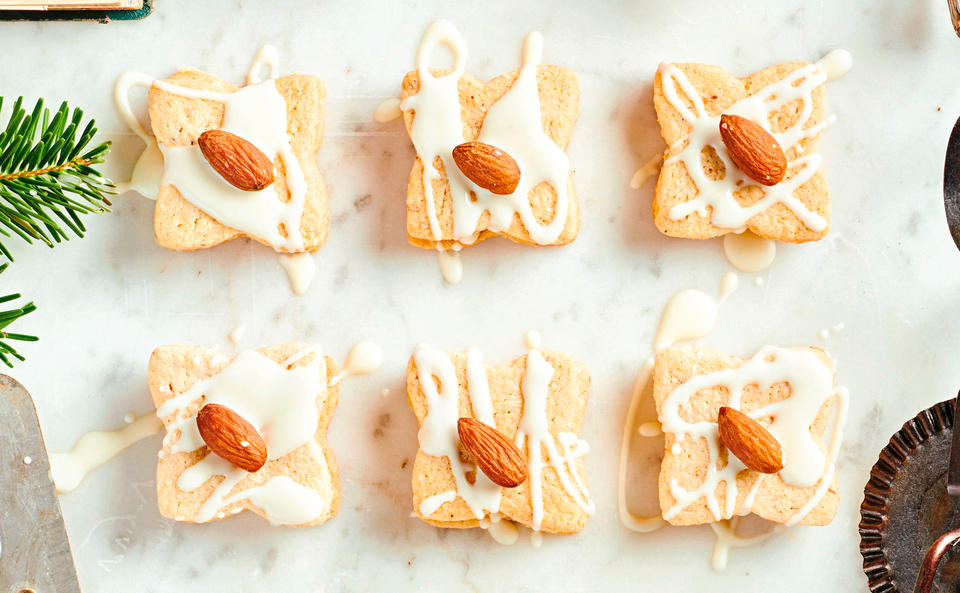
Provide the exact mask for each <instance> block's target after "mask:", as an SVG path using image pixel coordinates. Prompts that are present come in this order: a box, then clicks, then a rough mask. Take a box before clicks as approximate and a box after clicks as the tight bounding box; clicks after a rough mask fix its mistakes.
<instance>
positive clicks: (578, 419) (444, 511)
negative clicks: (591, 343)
mask: <svg viewBox="0 0 960 593" xmlns="http://www.w3.org/2000/svg"><path fill="white" fill-rule="evenodd" d="M479 356H480V355H479V353H478V352H476V351H471V352H469V353H464V354H448V353H445V352H441V351H438V350H433V349H429V348H425V347H421V348H419V349H418V351H417V352H416V353H415V354H414V355H413V357H411V359H410V363H409V365H408V367H407V395H408V398H409V402H410V407H411V408H412V409H413V411H414V414H415V415H416V417H417V422H418V424H419V425H420V426H421V429H420V439H421V443H420V450H419V451H418V452H417V457H416V460H415V461H414V466H413V503H414V511H415V512H416V514H417V515H418V516H419V517H420V518H421V519H422V520H424V521H426V522H427V523H430V524H432V525H436V526H438V527H453V528H469V527H477V526H480V525H482V522H483V521H490V520H491V519H493V520H496V517H494V515H498V517H499V518H503V519H509V520H511V521H514V522H516V523H518V524H521V525H525V526H528V527H531V528H533V529H535V530H539V531H543V532H547V533H558V534H570V533H576V532H579V531H581V530H582V529H583V527H584V526H585V525H586V522H587V519H588V517H589V515H590V513H591V512H592V511H593V503H592V501H590V498H589V494H588V493H587V490H586V476H585V469H584V463H583V455H584V454H585V453H586V451H587V449H588V447H587V445H586V443H585V442H583V441H581V440H580V439H579V437H578V434H579V432H580V427H581V425H582V424H583V415H584V411H585V409H586V404H587V397H588V392H589V389H590V375H589V373H588V372H587V369H586V367H585V366H584V364H583V363H582V362H580V361H578V360H577V359H575V358H573V357H572V356H570V355H569V354H565V353H562V352H553V351H548V352H543V353H542V354H541V353H539V352H538V351H531V353H530V354H528V355H527V356H523V357H519V358H516V359H514V360H512V361H510V362H507V363H502V364H498V365H494V366H484V365H483V364H482V362H480V358H479ZM471 357H473V360H470V359H471ZM531 357H532V358H531ZM537 373H541V374H540V375H539V376H540V377H541V379H542V380H541V381H540V382H538V381H537V380H535V379H532V378H531V377H533V375H534V374H537ZM481 375H482V376H481ZM427 377H430V378H429V379H428V378H427ZM421 381H424V382H426V381H429V382H431V383H433V385H434V388H431V386H430V385H429V384H427V385H426V388H425V384H424V383H422V382H421ZM546 381H549V383H548V384H547V382H546ZM454 382H455V383H454ZM484 385H486V386H487V387H484ZM525 388H526V389H527V390H528V391H525ZM437 390H439V392H437ZM428 391H429V392H432V393H433V394H434V395H436V394H437V393H439V394H440V395H439V399H434V400H433V401H431V397H432V396H431V395H430V394H428ZM444 394H445V396H444ZM486 394H489V398H487V397H486ZM450 398H455V400H456V401H453V399H450ZM485 409H486V410H488V411H489V414H490V416H489V417H488V419H487V420H483V416H484V413H485V412H484V410H485ZM431 413H435V414H438V415H439V414H448V416H443V417H437V418H434V419H428V415H430V414H431ZM459 417H474V418H478V419H480V420H481V421H485V422H486V423H487V424H491V422H492V423H493V424H495V428H496V429H497V430H498V431H499V432H501V433H502V434H503V435H504V436H506V437H507V438H508V439H509V440H511V441H513V442H515V443H517V446H518V448H519V449H520V451H521V452H522V453H523V454H525V455H526V459H527V462H528V467H529V471H530V474H529V477H528V479H527V480H526V481H525V482H523V483H521V484H520V485H519V486H517V487H516V488H500V487H498V486H497V485H496V484H493V482H491V481H489V479H488V478H487V477H486V476H485V475H484V474H483V473H481V472H480V471H479V470H477V469H476V466H475V465H474V463H473V461H472V460H471V459H470V458H469V455H468V454H467V453H466V452H465V450H464V449H463V448H462V445H459V449H458V448H457V447H458V445H457V443H459V439H458V437H457V436H456V435H457V433H456V423H457V419H458V418H459ZM537 422H542V427H545V428H546V430H547V431H548V432H545V433H543V434H537V433H536V430H534V429H532V428H531V427H532V426H535V425H536V424H537ZM491 425H492V424H491ZM431 434H432V435H433V436H431ZM518 435H519V438H518ZM434 438H436V439H439V441H440V442H441V445H442V446H443V445H450V444H451V443H452V447H453V449H450V451H449V453H448V455H443V454H441V455H436V454H430V453H428V452H426V451H424V449H425V448H427V449H430V448H431V446H435V445H432V444H431V443H430V442H427V441H428V440H431V439H434ZM531 443H533V445H531ZM534 449H538V450H539V453H540V455H541V456H542V459H544V461H543V462H542V464H538V463H537V462H536V461H535V460H534V459H533V457H532V455H533V454H534V453H532V451H534ZM433 453H438V451H433ZM449 455H452V456H453V457H454V459H453V460H451V459H450V457H449ZM550 459H552V460H553V463H551V462H550V461H549V460H550ZM538 468H539V469H538ZM475 489H476V490H475ZM534 491H535V492H534ZM485 495H486V496H492V497H493V500H496V502H490V500H491V499H487V502H488V503H489V504H488V505H487V506H484V503H482V502H481V503H477V502H476V501H477V500H479V499H480V498H483V496H485ZM465 497H466V498H465ZM468 499H469V500H470V501H472V502H474V505H475V508H471V506H470V504H469V503H468ZM478 504H479V506H477V505H478ZM490 507H494V508H490Z"/></svg>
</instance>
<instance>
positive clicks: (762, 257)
mask: <svg viewBox="0 0 960 593" xmlns="http://www.w3.org/2000/svg"><path fill="white" fill-rule="evenodd" d="M723 253H724V255H726V256H727V261H729V262H730V264H731V265H732V266H733V267H735V268H736V269H738V270H740V271H741V272H748V273H749V272H762V271H763V270H766V269H767V268H769V267H770V264H772V263H773V258H774V257H776V255H777V244H776V242H775V241H771V240H770V239H764V238H762V237H758V236H757V235H755V234H753V233H751V232H750V231H743V232H742V233H727V234H726V235H724V236H723Z"/></svg>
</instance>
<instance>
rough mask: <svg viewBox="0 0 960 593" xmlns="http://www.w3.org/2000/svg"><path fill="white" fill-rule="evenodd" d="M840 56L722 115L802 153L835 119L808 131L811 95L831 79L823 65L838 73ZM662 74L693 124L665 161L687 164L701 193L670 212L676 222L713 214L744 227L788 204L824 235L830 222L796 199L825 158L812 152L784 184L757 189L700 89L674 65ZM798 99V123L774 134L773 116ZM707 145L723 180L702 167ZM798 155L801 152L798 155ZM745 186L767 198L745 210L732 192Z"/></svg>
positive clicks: (667, 93)
mask: <svg viewBox="0 0 960 593" xmlns="http://www.w3.org/2000/svg"><path fill="white" fill-rule="evenodd" d="M840 55H841V54H837V55H836V56H840ZM836 56H835V57H834V58H831V59H829V60H827V61H826V62H823V63H822V64H821V63H820V62H818V63H816V64H807V65H805V66H802V67H800V68H797V69H796V70H794V71H793V72H791V73H789V74H788V75H787V76H785V77H784V78H783V79H781V80H779V81H777V82H774V83H772V84H770V85H768V86H766V87H764V88H762V89H760V90H758V91H757V92H755V93H754V94H752V95H750V96H748V97H744V98H743V99H741V100H739V101H737V102H736V103H734V104H733V105H731V106H729V107H727V108H726V109H724V110H723V113H726V114H734V115H740V116H742V117H745V118H747V119H750V120H752V121H753V122H755V123H757V124H759V125H760V126H762V127H763V128H764V129H766V130H767V131H768V132H770V133H771V134H772V135H773V136H774V138H776V139H777V142H779V144H780V146H781V147H782V148H783V150H784V152H789V151H790V149H792V148H797V149H799V148H800V147H799V142H800V141H801V140H803V139H805V138H813V137H815V136H816V135H817V134H819V133H820V132H821V131H822V130H823V129H824V128H825V127H826V125H827V124H828V123H830V120H827V121H826V122H822V123H819V124H815V125H811V126H809V127H808V125H807V124H808V123H809V122H810V118H811V116H812V114H813V97H812V93H813V91H814V90H815V89H816V88H818V87H819V86H821V85H822V84H824V83H825V82H826V81H827V80H828V74H827V72H826V71H825V68H824V67H823V66H827V67H829V68H830V69H831V71H833V66H834V64H836V63H839V62H840V61H841V60H840V59H839V58H838V57H836ZM828 57H829V54H828ZM659 72H660V76H661V83H662V88H663V93H664V97H665V98H666V99H667V101H668V102H669V103H670V104H671V105H672V106H673V107H674V109H676V110H677V112H678V113H679V114H680V115H681V117H683V119H684V121H685V122H686V123H687V124H688V125H689V126H690V132H689V134H688V135H687V136H686V137H684V138H682V139H681V140H679V141H678V142H676V143H675V144H674V145H673V146H671V147H670V149H669V151H668V152H669V153H672V156H670V157H669V158H667V159H666V160H665V161H664V165H667V164H670V163H674V162H681V163H683V165H684V167H685V169H686V171H687V174H688V175H689V176H690V178H691V180H692V181H693V183H694V185H696V187H697V192H698V193H697V195H696V196H695V197H694V198H692V199H690V200H688V201H686V202H683V203H681V204H677V205H675V206H673V207H672V208H671V209H670V212H669V216H670V218H671V219H673V220H681V219H683V218H686V217H687V216H689V215H690V214H692V213H694V212H696V213H698V214H700V215H701V216H707V215H708V212H709V213H710V216H711V222H712V223H713V224H714V225H715V226H718V227H720V228H727V229H739V228H742V227H744V226H745V225H746V224H747V222H748V221H749V220H750V218H752V217H753V216H755V215H756V214H759V213H760V212H763V211H764V210H766V209H767V208H769V207H770V206H772V205H773V204H776V203H780V204H783V205H784V206H786V207H787V208H788V209H789V210H790V211H791V212H792V213H793V214H794V215H795V216H796V217H797V218H798V219H799V220H800V221H801V222H802V223H803V224H804V226H806V227H807V228H809V229H811V230H813V231H822V230H824V229H825V228H826V227H827V221H826V219H824V218H823V217H822V216H820V215H819V214H817V213H815V212H812V211H811V210H809V209H808V208H807V207H806V206H805V205H804V204H803V202H801V201H800V200H799V199H798V198H796V197H795V196H794V195H793V194H794V191H795V190H796V189H797V188H798V187H800V186H801V185H803V184H804V183H806V182H807V181H808V180H809V179H810V178H811V177H813V175H814V174H815V173H816V172H817V170H819V169H820V166H821V163H822V160H823V159H822V158H821V157H820V155H819V154H807V155H804V156H799V157H797V158H795V159H793V160H792V161H791V162H790V169H791V170H792V171H794V173H793V175H792V176H791V177H789V178H787V179H784V181H782V182H780V183H778V184H776V185H773V186H770V187H765V186H757V185H756V183H755V182H754V181H753V180H751V179H750V178H749V177H747V176H746V175H745V174H744V173H743V172H742V171H740V169H739V168H737V166H736V165H734V164H733V161H731V160H730V157H729V155H728V153H727V149H726V146H725V145H724V144H723V141H722V139H721V138H720V127H719V122H720V115H719V114H718V115H716V116H711V115H710V114H709V113H707V110H706V107H705V106H704V103H703V100H702V99H701V98H700V95H699V94H698V93H697V90H696V87H694V86H693V84H692V83H691V82H690V81H689V80H688V79H687V77H686V75H685V74H684V73H683V71H681V70H680V69H679V68H677V67H676V66H674V65H673V64H669V63H664V64H661V65H660V68H659ZM681 95H682V96H684V97H686V99H687V100H689V101H690V102H691V104H692V106H688V105H687V104H686V102H685V101H684V100H683V99H682V98H681ZM796 100H800V101H801V102H802V108H801V110H800V114H799V117H798V118H797V120H796V121H795V122H794V123H793V125H791V126H790V127H788V128H787V129H785V130H782V131H780V132H774V131H772V130H771V129H770V122H769V116H770V114H771V113H772V112H774V111H776V110H777V109H779V108H781V107H783V106H784V105H786V104H788V103H790V102H792V101H796ZM708 146H710V147H712V148H713V149H714V150H715V151H716V154H717V157H718V158H719V159H720V160H721V162H722V163H723V166H724V168H725V174H724V176H723V178H722V179H718V180H712V179H710V178H709V177H708V176H707V172H706V171H705V170H704V168H703V164H702V162H701V152H702V151H703V150H704V149H705V148H706V147H708ZM799 152H800V151H799V150H797V153H798V154H799ZM746 185H754V186H756V187H758V188H759V189H760V191H761V192H762V193H763V197H762V198H761V199H759V200H757V201H756V202H754V203H752V204H750V205H748V206H742V205H740V203H739V202H737V200H736V199H735V198H734V196H733V194H734V192H736V191H738V190H739V189H741V188H742V187H745V186H746Z"/></svg>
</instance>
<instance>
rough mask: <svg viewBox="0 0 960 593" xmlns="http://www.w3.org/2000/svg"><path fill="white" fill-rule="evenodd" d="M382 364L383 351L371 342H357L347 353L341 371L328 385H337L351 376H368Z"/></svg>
mask: <svg viewBox="0 0 960 593" xmlns="http://www.w3.org/2000/svg"><path fill="white" fill-rule="evenodd" d="M382 364H383V350H382V349H381V348H380V346H379V345H378V344H375V343H373V342H359V343H358V344H356V345H355V346H354V347H353V348H351V349H350V352H348V353H347V360H346V362H345V363H344V365H343V369H342V370H341V371H340V372H339V373H337V376H335V377H334V378H333V379H331V380H330V383H329V384H330V385H337V384H338V383H340V381H342V380H343V379H344V378H345V377H350V376H352V375H368V374H370V373H372V372H374V371H376V370H377V369H379V368H380V365H382Z"/></svg>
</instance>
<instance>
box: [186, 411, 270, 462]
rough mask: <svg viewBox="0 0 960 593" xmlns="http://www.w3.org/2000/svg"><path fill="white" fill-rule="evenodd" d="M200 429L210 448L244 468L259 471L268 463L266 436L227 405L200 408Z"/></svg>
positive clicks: (198, 415) (198, 418) (198, 427)
mask: <svg viewBox="0 0 960 593" xmlns="http://www.w3.org/2000/svg"><path fill="white" fill-rule="evenodd" d="M197 429H199V431H200V436H201V437H202V438H203V442H204V443H206V444H207V447H209V448H210V450H211V451H213V452H214V453H216V454H217V455H219V456H220V457H222V458H223V459H226V460H227V461H229V462H230V463H232V464H233V465H235V466H237V467H239V468H240V469H242V470H244V471H248V472H251V473H252V472H255V471H258V470H259V469H260V468H261V467H263V466H264V464H266V463H267V444H266V443H265V442H264V441H263V437H262V436H260V433H259V432H257V429H256V428H254V427H253V425H252V424H250V423H249V422H247V421H246V420H245V419H244V418H243V417H242V416H240V414H237V413H236V412H234V411H233V410H231V409H230V408H228V407H227V406H222V405H220V404H207V405H205V406H203V407H202V408H200V411H199V412H197Z"/></svg>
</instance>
